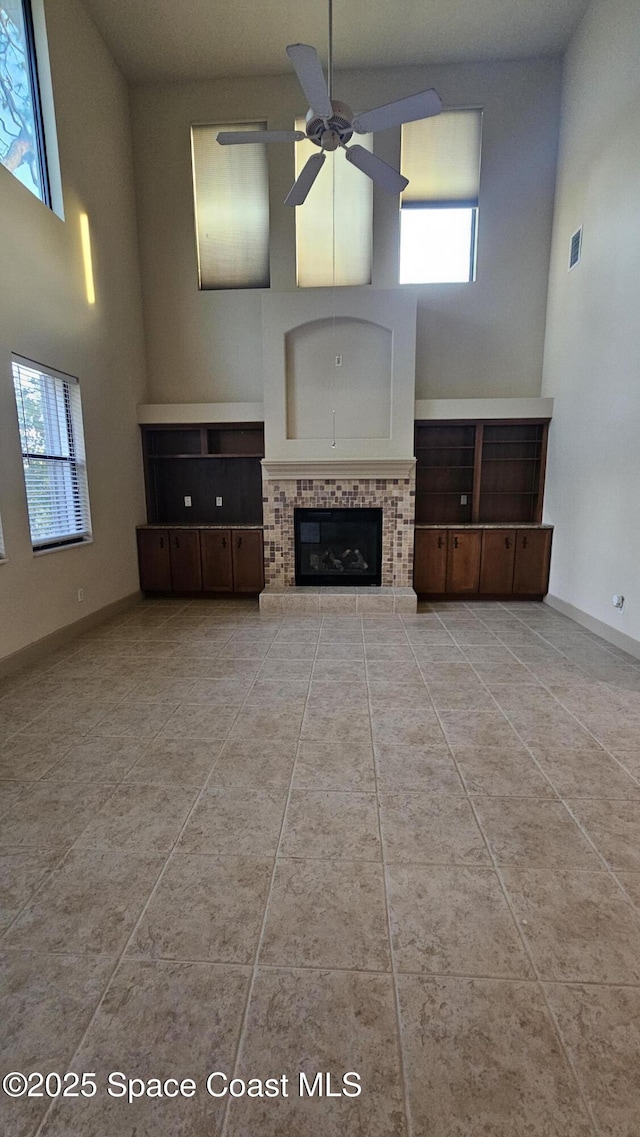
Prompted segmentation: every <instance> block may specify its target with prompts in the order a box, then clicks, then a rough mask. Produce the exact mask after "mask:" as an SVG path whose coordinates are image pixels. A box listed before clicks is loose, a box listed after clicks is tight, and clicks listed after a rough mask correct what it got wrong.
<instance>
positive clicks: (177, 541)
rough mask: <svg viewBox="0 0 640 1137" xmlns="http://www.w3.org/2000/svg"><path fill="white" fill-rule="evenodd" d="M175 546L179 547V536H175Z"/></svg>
mask: <svg viewBox="0 0 640 1137" xmlns="http://www.w3.org/2000/svg"><path fill="white" fill-rule="evenodd" d="M175 547H176V549H179V548H180V538H179V537H176V544H175Z"/></svg>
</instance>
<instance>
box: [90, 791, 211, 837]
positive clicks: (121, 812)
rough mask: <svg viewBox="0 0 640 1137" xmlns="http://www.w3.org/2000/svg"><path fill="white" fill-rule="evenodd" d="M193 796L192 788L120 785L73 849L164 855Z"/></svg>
mask: <svg viewBox="0 0 640 1137" xmlns="http://www.w3.org/2000/svg"><path fill="white" fill-rule="evenodd" d="M196 796H197V790H196V789H195V788H194V787H191V788H189V789H187V788H182V787H176V786H153V785H152V786H146V785H123V784H120V785H119V786H118V787H117V788H116V789H115V791H114V792H113V794H112V796H111V797H110V798H109V800H108V801H107V802H106V804H105V805H104V806H103V807H102V809H101V810H100V811H99V812H97V813H95V815H94V816H93V818H92V820H91V821H90V823H89V824H88V825H87V827H86V829H85V830H84V832H83V833H82V834H81V835H80V837H79V838H78V841H77V847H78V848H85V849H87V848H93V849H96V848H103V849H127V850H128V849H131V850H134V849H135V850H137V851H144V852H148V853H163V852H166V853H168V852H169V850H170V849H171V846H172V845H173V843H174V842H175V840H176V839H177V837H178V834H179V833H180V830H181V828H182V826H183V824H184V822H185V819H186V817H187V814H188V813H189V810H190V809H191V806H192V805H193V803H194V801H195V799H196Z"/></svg>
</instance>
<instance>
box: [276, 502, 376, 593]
mask: <svg viewBox="0 0 640 1137" xmlns="http://www.w3.org/2000/svg"><path fill="white" fill-rule="evenodd" d="M294 530H295V564H296V584H298V585H311V586H315V587H317V586H325V587H331V588H337V587H340V588H341V587H344V586H354V587H355V586H359V587H363V586H367V585H372V586H374V585H380V583H381V580H382V510H381V509H294Z"/></svg>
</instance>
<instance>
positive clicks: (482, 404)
mask: <svg viewBox="0 0 640 1137" xmlns="http://www.w3.org/2000/svg"><path fill="white" fill-rule="evenodd" d="M415 415H416V418H417V419H419V420H422V419H457V418H460V419H463V418H464V419H467V418H469V419H491V418H495V419H505V418H506V419H508V418H551V417H552V415H553V399H538V398H535V399H534V398H531V399H515V398H514V399H511V398H507V399H416V408H415Z"/></svg>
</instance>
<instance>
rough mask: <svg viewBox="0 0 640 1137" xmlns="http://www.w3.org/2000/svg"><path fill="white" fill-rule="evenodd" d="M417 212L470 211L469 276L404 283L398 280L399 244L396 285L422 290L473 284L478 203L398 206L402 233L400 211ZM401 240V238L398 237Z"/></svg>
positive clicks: (426, 203)
mask: <svg viewBox="0 0 640 1137" xmlns="http://www.w3.org/2000/svg"><path fill="white" fill-rule="evenodd" d="M405 209H406V210H407V211H409V210H412V211H413V210H419V211H420V212H423V213H427V212H429V213H435V212H436V211H437V210H440V209H468V210H470V211H471V231H470V234H469V276H468V277H467V279H466V280H457V281H450V280H440V281H436V280H423V281H413V282H411V283H410V282H408V281H407V282H405V281H401V280H400V275H401V271H402V259H401V250H402V244H401V243H400V246H399V250H398V283H399V285H400V287H401V288H423V287H425V288H426V287H427V286H428V285H436V286H439V285H443V284H475V281H476V267H477V262H478V212H479V210H480V203H479V202H478V201H475V200H473V201H434V202H422V201H415V202H406V204H405V205H401V206H400V210H399V213H400V230H401V233H402V211H403V210H405ZM400 240H402V237H400Z"/></svg>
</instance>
